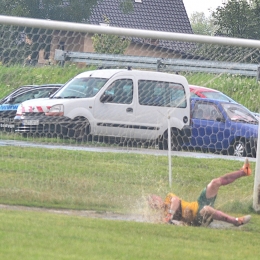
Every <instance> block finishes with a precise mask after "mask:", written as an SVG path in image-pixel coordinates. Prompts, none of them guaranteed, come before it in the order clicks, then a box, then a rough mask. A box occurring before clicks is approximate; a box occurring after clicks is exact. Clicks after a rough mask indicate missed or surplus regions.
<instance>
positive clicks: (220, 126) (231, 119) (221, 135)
mask: <svg viewBox="0 0 260 260" xmlns="http://www.w3.org/2000/svg"><path fill="white" fill-rule="evenodd" d="M258 123H259V122H258V120H257V119H256V117H255V116H254V115H252V113H251V112H250V111H249V110H247V109H246V108H245V107H244V106H242V105H240V104H235V103H230V102H226V101H221V100H213V99H206V98H203V99H202V98H191V127H192V136H191V139H190V140H189V142H188V143H185V144H184V145H183V147H184V148H185V149H188V150H200V151H203V152H217V153H222V154H228V155H235V156H252V157H256V150H257V138H258Z"/></svg>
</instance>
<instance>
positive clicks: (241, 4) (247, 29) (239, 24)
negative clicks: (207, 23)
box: [212, 0, 259, 39]
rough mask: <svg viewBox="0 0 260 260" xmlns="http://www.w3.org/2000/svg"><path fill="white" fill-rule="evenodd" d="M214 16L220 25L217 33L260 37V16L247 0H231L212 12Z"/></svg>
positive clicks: (248, 37)
mask: <svg viewBox="0 0 260 260" xmlns="http://www.w3.org/2000/svg"><path fill="white" fill-rule="evenodd" d="M212 16H213V18H214V19H215V24H216V25H217V26H218V29H217V31H216V35H221V36H227V37H236V38H246V39H259V33H258V31H259V25H258V22H257V20H259V18H257V17H256V13H255V10H254V8H253V7H252V5H251V3H250V4H249V3H248V2H247V1H246V0H229V1H228V2H227V3H223V6H220V7H218V8H217V9H216V11H215V12H212ZM256 18H257V19H256Z"/></svg>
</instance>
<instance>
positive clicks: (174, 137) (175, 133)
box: [158, 128, 183, 151]
mask: <svg viewBox="0 0 260 260" xmlns="http://www.w3.org/2000/svg"><path fill="white" fill-rule="evenodd" d="M182 142H183V141H182V137H181V134H180V131H179V130H178V129H174V128H171V150H172V151H180V150H181V145H182ZM158 146H159V150H168V130H166V131H165V132H164V134H163V136H162V137H161V138H159V142H158Z"/></svg>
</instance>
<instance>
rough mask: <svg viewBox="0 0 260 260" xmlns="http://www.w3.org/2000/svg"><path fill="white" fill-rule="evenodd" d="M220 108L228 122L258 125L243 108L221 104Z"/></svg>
mask: <svg viewBox="0 0 260 260" xmlns="http://www.w3.org/2000/svg"><path fill="white" fill-rule="evenodd" d="M222 106H223V108H224V110H225V112H226V113H227V115H228V117H229V118H230V120H232V121H236V122H244V123H251V124H258V120H257V119H256V118H255V117H254V116H253V115H252V114H251V113H250V111H248V110H246V109H245V108H244V107H242V106H240V105H236V104H222Z"/></svg>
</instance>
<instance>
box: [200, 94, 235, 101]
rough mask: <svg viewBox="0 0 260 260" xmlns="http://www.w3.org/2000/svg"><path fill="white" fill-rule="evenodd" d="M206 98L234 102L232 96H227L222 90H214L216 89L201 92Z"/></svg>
mask: <svg viewBox="0 0 260 260" xmlns="http://www.w3.org/2000/svg"><path fill="white" fill-rule="evenodd" d="M201 93H202V94H203V95H204V96H205V97H206V98H210V99H216V100H223V101H228V102H234V103H236V102H235V101H234V100H232V99H231V98H229V97H227V96H226V95H224V94H222V93H221V92H214V91H203V92H201Z"/></svg>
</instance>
